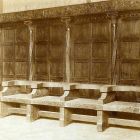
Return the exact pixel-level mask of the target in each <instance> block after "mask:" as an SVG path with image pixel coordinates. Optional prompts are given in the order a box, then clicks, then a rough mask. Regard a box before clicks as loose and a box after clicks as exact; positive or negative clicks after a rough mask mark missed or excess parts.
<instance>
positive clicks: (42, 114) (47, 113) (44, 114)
mask: <svg viewBox="0 0 140 140" xmlns="http://www.w3.org/2000/svg"><path fill="white" fill-rule="evenodd" d="M38 114H39V116H40V117H47V118H55V119H58V118H59V113H58V112H50V111H39V112H38Z"/></svg>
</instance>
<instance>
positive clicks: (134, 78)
mask: <svg viewBox="0 0 140 140" xmlns="http://www.w3.org/2000/svg"><path fill="white" fill-rule="evenodd" d="M139 28H140V20H139V19H129V18H127V19H124V20H123V19H122V20H120V21H119V51H118V61H119V64H118V65H119V73H118V75H119V81H118V83H119V84H130V85H132V84H134V85H137V84H140V30H139Z"/></svg>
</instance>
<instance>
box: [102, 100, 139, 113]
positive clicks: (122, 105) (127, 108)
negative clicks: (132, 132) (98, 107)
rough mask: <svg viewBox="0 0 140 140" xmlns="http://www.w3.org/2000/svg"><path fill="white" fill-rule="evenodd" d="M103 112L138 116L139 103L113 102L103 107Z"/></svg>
mask: <svg viewBox="0 0 140 140" xmlns="http://www.w3.org/2000/svg"><path fill="white" fill-rule="evenodd" d="M103 110H104V111H115V112H128V113H135V114H140V103H134V102H122V101H114V102H111V103H107V104H105V105H103Z"/></svg>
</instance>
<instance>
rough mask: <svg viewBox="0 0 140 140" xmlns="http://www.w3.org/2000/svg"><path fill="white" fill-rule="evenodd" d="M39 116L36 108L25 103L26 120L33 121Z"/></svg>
mask: <svg viewBox="0 0 140 140" xmlns="http://www.w3.org/2000/svg"><path fill="white" fill-rule="evenodd" d="M38 118H39V115H38V108H37V107H35V106H34V105H27V120H28V121H30V122H33V121H35V120H37V119H38Z"/></svg>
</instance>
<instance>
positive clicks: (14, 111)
mask: <svg viewBox="0 0 140 140" xmlns="http://www.w3.org/2000/svg"><path fill="white" fill-rule="evenodd" d="M8 112H9V114H21V115H25V114H26V109H23V108H8Z"/></svg>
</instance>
